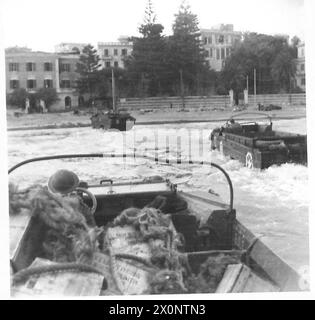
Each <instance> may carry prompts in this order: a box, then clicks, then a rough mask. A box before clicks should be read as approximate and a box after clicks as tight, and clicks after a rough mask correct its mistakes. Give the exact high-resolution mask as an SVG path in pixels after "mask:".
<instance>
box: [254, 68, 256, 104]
mask: <svg viewBox="0 0 315 320" xmlns="http://www.w3.org/2000/svg"><path fill="white" fill-rule="evenodd" d="M254 104H255V107H256V69H254Z"/></svg>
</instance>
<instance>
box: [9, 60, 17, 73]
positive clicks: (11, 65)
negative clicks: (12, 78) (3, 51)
mask: <svg viewBox="0 0 315 320" xmlns="http://www.w3.org/2000/svg"><path fill="white" fill-rule="evenodd" d="M9 71H11V72H12V71H19V64H18V63H15V62H13V63H9Z"/></svg>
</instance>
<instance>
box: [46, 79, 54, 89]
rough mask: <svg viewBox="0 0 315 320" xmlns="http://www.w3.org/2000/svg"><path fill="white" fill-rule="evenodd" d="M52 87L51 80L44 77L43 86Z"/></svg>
mask: <svg viewBox="0 0 315 320" xmlns="http://www.w3.org/2000/svg"><path fill="white" fill-rule="evenodd" d="M52 87H53V81H52V80H51V79H45V80H44V88H52Z"/></svg>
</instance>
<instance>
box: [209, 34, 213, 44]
mask: <svg viewBox="0 0 315 320" xmlns="http://www.w3.org/2000/svg"><path fill="white" fill-rule="evenodd" d="M208 43H209V44H212V36H210V37H209V38H208Z"/></svg>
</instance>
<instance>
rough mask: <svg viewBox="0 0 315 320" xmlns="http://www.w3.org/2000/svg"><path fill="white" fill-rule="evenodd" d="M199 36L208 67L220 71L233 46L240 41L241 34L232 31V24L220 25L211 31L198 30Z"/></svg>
mask: <svg viewBox="0 0 315 320" xmlns="http://www.w3.org/2000/svg"><path fill="white" fill-rule="evenodd" d="M200 34H201V43H202V46H203V48H204V49H205V50H206V61H207V62H208V65H209V66H210V67H211V68H212V69H213V70H215V71H221V70H222V68H223V66H224V61H225V59H226V58H227V57H228V56H229V55H230V54H231V48H232V46H233V44H234V43H235V42H236V41H240V40H241V39H242V33H241V32H238V31H234V27H233V25H232V24H226V25H224V24H220V25H218V26H214V27H212V28H211V29H200Z"/></svg>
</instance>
